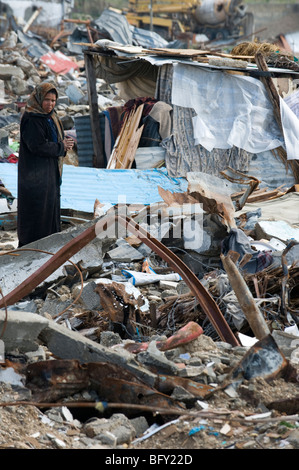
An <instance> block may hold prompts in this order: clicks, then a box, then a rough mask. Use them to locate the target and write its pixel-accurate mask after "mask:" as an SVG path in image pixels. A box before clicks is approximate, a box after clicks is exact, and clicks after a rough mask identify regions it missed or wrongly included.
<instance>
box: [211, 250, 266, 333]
mask: <svg viewBox="0 0 299 470" xmlns="http://www.w3.org/2000/svg"><path fill="white" fill-rule="evenodd" d="M220 258H221V261H222V263H223V267H224V269H225V271H226V274H227V277H228V280H229V282H230V285H231V287H232V289H233V290H234V292H235V294H236V297H237V299H238V302H239V304H240V307H241V309H242V311H243V313H244V315H245V317H246V319H247V321H248V323H249V326H250V328H251V329H252V331H253V334H254V335H255V337H256V338H257V339H258V340H261V339H263V338H264V337H265V336H267V335H269V334H270V330H269V328H268V325H267V323H266V320H265V319H264V317H263V315H262V313H261V312H260V310H259V309H258V307H257V305H256V303H255V300H254V298H253V297H252V294H251V292H250V290H249V288H248V286H247V284H246V282H245V280H244V278H243V277H242V275H241V273H240V272H239V270H238V268H237V266H236V265H235V263H234V262H233V261H232V259H231V258H230V255H229V254H228V255H227V256H224V255H222V254H221V255H220Z"/></svg>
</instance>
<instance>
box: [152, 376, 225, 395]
mask: <svg viewBox="0 0 299 470" xmlns="http://www.w3.org/2000/svg"><path fill="white" fill-rule="evenodd" d="M155 387H156V388H157V389H158V390H159V391H160V392H162V393H172V391H173V390H174V388H175V387H182V388H184V389H185V390H187V391H188V392H189V393H191V394H192V395H193V396H194V397H195V398H208V397H210V396H211V395H212V393H213V392H215V390H216V388H215V387H211V385H209V384H203V383H200V382H196V381H195V380H191V379H188V378H186V377H176V376H171V375H164V374H158V375H157V380H156V382H155Z"/></svg>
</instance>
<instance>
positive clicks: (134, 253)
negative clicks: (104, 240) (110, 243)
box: [107, 241, 144, 262]
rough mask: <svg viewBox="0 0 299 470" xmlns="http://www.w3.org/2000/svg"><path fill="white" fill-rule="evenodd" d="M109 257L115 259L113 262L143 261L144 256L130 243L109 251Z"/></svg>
mask: <svg viewBox="0 0 299 470" xmlns="http://www.w3.org/2000/svg"><path fill="white" fill-rule="evenodd" d="M107 256H109V258H111V259H113V261H124V262H131V261H138V260H142V259H143V258H144V256H143V255H142V254H141V253H140V252H139V251H138V250H136V249H135V248H133V247H132V246H131V245H130V244H129V243H127V242H125V241H124V242H123V243H121V244H120V245H119V246H117V247H116V248H113V249H112V250H109V251H108V252H107Z"/></svg>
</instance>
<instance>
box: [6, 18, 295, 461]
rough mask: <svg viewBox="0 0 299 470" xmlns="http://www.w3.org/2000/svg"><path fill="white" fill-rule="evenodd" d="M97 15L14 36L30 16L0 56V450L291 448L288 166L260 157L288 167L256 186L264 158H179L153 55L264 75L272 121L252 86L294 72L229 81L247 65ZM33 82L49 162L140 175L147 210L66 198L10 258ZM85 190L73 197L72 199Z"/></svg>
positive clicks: (180, 114) (180, 111) (178, 131)
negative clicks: (52, 152) (43, 234)
mask: <svg viewBox="0 0 299 470" xmlns="http://www.w3.org/2000/svg"><path fill="white" fill-rule="evenodd" d="M41 13H42V12H40V11H38V12H37V13H36V15H37V14H41ZM43 13H44V12H43ZM110 13H111V15H110V14H109V10H105V14H104V15H103V17H100V18H99V19H98V20H96V21H93V22H92V21H89V20H87V21H85V22H82V23H81V24H82V25H83V26H82V29H81V28H80V29H79V28H77V27H76V26H74V28H70V29H69V30H67V31H63V30H61V31H60V32H59V33H58V32H57V30H55V31H54V32H51V31H50V28H45V31H43V28H41V29H40V30H39V34H40V35H39V34H34V33H32V34H29V32H28V30H29V29H32V31H33V30H34V28H33V27H32V23H33V22H34V19H35V17H36V15H35V16H34V17H32V19H31V21H28V22H27V23H26V25H23V28H21V27H20V25H17V24H14V23H13V24H12V26H10V28H8V29H7V31H6V32H5V37H4V38H3V41H2V43H1V44H0V228H1V232H0V255H1V256H0V293H1V298H0V422H1V427H0V428H1V429H0V448H1V449H2V448H24V449H25V448H26V449H27V448H30V449H48V448H49V449H66V448H68V449H106V450H107V449H117V450H121V449H134V450H137V449H146V448H149V449H151V448H155V447H157V448H159V449H167V448H169V449H170V448H176V446H177V445H178V443H179V445H180V448H181V449H198V448H219V449H220V448H230V449H245V448H250V449H251V448H254V449H255V448H275V449H278V448H284V449H296V448H298V447H299V437H298V432H299V431H298V426H299V396H298V377H299V330H298V326H299V316H298V312H299V295H298V293H299V248H298V247H299V235H298V223H299V219H298V210H297V206H298V194H299V187H298V175H299V172H298V168H297V163H298V160H297V159H295V158H293V159H289V160H288V162H286V160H287V157H286V153H285V150H284V149H283V148H281V147H278V148H274V149H270V150H271V151H273V154H275V155H276V154H277V155H278V156H279V157H280V159H278V160H279V161H280V163H281V164H282V165H284V164H286V163H287V164H288V165H289V168H290V169H291V170H292V171H291V173H292V175H291V176H290V175H289V173H288V176H287V174H284V170H285V167H284V166H282V167H283V170H281V167H279V170H278V171H277V173H278V175H279V176H277V175H275V177H274V176H273V175H272V174H271V175H268V174H267V171H268V170H267V169H266V166H267V165H268V162H269V159H268V157H269V153H267V152H265V153H264V152H259V151H257V153H256V154H249V152H247V151H244V149H237V151H236V149H229V151H228V150H227V149H225V150H223V152H224V153H221V152H222V150H221V152H220V153H219V151H218V150H219V149H216V150H215V149H214V150H213V151H211V152H208V151H207V149H205V148H203V147H202V146H200V145H199V144H196V146H191V147H190V148H187V147H188V146H189V142H191V140H192V141H193V134H192V139H191V137H190V139H189V134H188V133H189V132H190V129H191V128H192V124H191V125H190V123H192V122H195V121H191V119H194V113H193V111H192V112H189V111H190V110H186V109H185V108H184V107H183V106H178V105H176V104H174V103H171V102H168V101H167V100H168V98H167V95H171V83H172V78H171V74H172V72H173V71H171V70H172V60H170V57H172V58H174V61H176V60H177V61H178V62H188V60H191V63H192V67H191V69H193V70H194V69H195V68H197V66H198V65H200V64H201V65H202V64H203V63H204V64H205V66H206V67H205V69H206V68H207V67H208V66H211V67H212V68H216V69H217V73H218V72H219V73H220V72H221V71H223V70H224V71H225V73H226V71H227V70H226V69H229V72H230V73H229V74H226V76H227V77H228V78H231V77H232V76H234V71H236V75H235V76H236V77H240V75H239V74H245V75H246V74H247V73H248V74H249V75H250V77H246V78H249V80H250V81H252V82H253V81H254V80H256V79H257V80H259V77H264V82H265V84H266V85H267V87H268V92H269V91H271V92H272V93H273V100H272V101H271V103H272V105H273V106H274V109H275V119H276V120H277V121H278V124H279V125H281V122H280V121H279V116H278V114H277V96H276V94H275V93H274V90H273V86H274V81H273V80H272V79H271V76H272V75H271V74H272V73H273V74H274V75H277V77H276V78H277V82H276V81H275V83H278V82H279V80H280V79H283V80H282V81H281V82H279V83H280V86H282V83H284V84H285V83H286V82H285V80H287V81H288V86H289V88H292V87H293V88H294V86H295V82H296V80H293V77H296V74H298V70H297V69H296V67H295V65H296V64H295V65H293V66H292V67H291V68H290V70H289V69H287V72H288V73H286V70H285V69H284V68H282V67H280V69H279V61H278V59H277V60H275V70H274V71H273V69H272V70H271V71H270V73H269V74H267V73H266V72H267V71H268V69H267V70H266V69H265V67H264V68H263V72H264V74H261V73H257V72H261V70H259V69H258V67H255V66H254V64H252V63H251V65H250V66H249V65H248V64H249V63H250V61H251V62H254V60H255V57H254V56H248V55H246V54H245V53H244V54H243V55H244V60H242V57H243V55H242V54H238V56H234V55H233V56H230V55H229V54H224V55H223V56H222V55H221V53H219V57H217V54H218V52H216V53H215V51H214V53H215V55H216V57H209V56H210V55H212V53H211V54H209V52H207V51H206V50H202V51H201V50H195V49H188V48H180V49H179V48H178V49H176V48H174V47H173V44H172V45H170V44H167V41H164V40H163V39H162V38H161V37H160V38H159V37H158V36H156V35H151V34H149V32H147V34H144V41H146V44H152V46H151V49H146V47H148V46H147V45H145V43H144V44H142V37H143V35H142V30H139V31H133V29H132V30H131V29H126V26H127V25H126V21H125V19H124V17H122V20H123V21H124V29H120V28H119V30H117V27H116V29H111V28H113V21H112V22H111V24H110V23H109V22H108V19H110V20H114V19H115V18H118V13H117V12H116V11H113V13H112V12H110ZM71 24H72V23H71V22H69V25H71ZM74 24H76V22H75V21H74ZM45 33H47V35H46V36H45V37H44V38H43V36H42V35H43V34H45ZM50 33H52V34H50ZM54 33H55V34H54ZM46 38H47V39H46ZM65 38H67V40H66V39H65ZM124 38H127V40H128V42H127V43H124V44H122V43H119V41H121V40H124ZM134 38H135V39H134ZM136 38H138V41H137V39H136ZM91 39H92V41H91ZM116 39H117V41H116ZM114 40H115V42H114ZM136 43H138V44H136ZM157 44H159V45H157ZM161 44H162V45H163V49H160V46H161ZM155 45H156V46H155ZM168 46H169V48H168ZM205 46H207V45H205ZM212 52H213V51H212ZM163 56H164V59H163ZM226 56H227V57H226ZM149 57H150V59H149ZM256 57H258V56H256ZM247 59H248V61H247ZM164 60H165V63H164V62H163V61H164ZM259 60H260V58H259ZM288 60H289V62H293V61H292V60H291V59H290V58H289V59H288ZM120 63H121V64H122V67H121V70H120V69H118V66H119V64H120ZM141 63H142V67H141ZM162 63H164V65H165V66H166V67H165V68H163V67H162V66H161V64H162ZM195 63H196V65H194V64H195ZM258 63H259V64H260V66H261V62H260V61H258ZM286 63H287V62H286V61H285V60H284V61H283V64H284V67H286ZM132 64H133V65H132ZM185 65H186V64H185ZM185 65H184V67H185ZM268 65H269V67H271V62H270V63H269V61H268ZM131 66H133V67H136V69H131V68H130V67H131ZM144 66H145V70H142V69H143V67H144ZM160 67H161V68H160ZM276 68H277V69H278V71H277V69H276ZM157 69H159V74H157ZM178 69H180V68H179V67H178ZM236 69H237V70H236ZM184 70H186V69H184ZM279 70H281V74H282V75H284V74H286V75H287V78H286V77H285V76H283V77H281V76H280V75H281V74H280V73H279ZM124 71H125V74H124V76H122V77H121V80H120V82H121V84H122V87H119V83H120V82H118V81H117V79H116V78H115V74H116V76H117V77H119V74H122V73H124ZM144 74H145V75H144ZM164 74H165V76H164ZM157 75H159V77H157ZM144 76H146V79H145V78H144ZM132 77H133V79H132V81H130V79H131V78H132ZM243 78H244V77H243ZM135 79H136V81H135ZM44 80H46V81H52V82H54V83H55V86H56V87H57V89H58V90H59V99H58V101H57V112H58V114H59V116H60V118H61V121H62V123H63V126H64V130H65V133H66V134H67V135H70V136H72V137H73V139H74V140H75V147H74V150H73V151H72V152H69V153H68V156H67V157H66V161H65V165H66V166H69V167H83V169H84V168H85V167H87V166H89V167H92V168H94V169H103V170H107V171H115V172H121V173H122V174H123V172H136V173H137V176H136V179H137V180H139V181H141V176H138V175H139V174H140V173H139V172H143V171H146V170H147V169H151V170H152V172H150V173H149V174H146V175H145V176H144V178H146V179H147V180H150V179H151V178H152V179H153V185H155V189H156V190H157V191H156V192H157V195H158V197H159V198H160V199H159V200H157V201H155V202H153V203H152V202H151V198H150V197H151V194H147V189H146V185H145V183H142V182H141V185H142V189H141V192H143V196H144V197H145V200H147V203H146V204H143V203H141V202H140V200H135V199H136V198H134V194H135V193H133V196H132V198H133V201H130V203H127V202H125V203H123V202H120V201H118V203H116V198H115V193H117V195H121V191H122V188H120V187H113V188H107V200H101V201H99V200H98V199H96V200H95V201H94V207H92V208H91V209H90V211H89V212H87V211H86V212H85V211H77V210H74V209H73V207H72V201H69V204H70V207H69V209H68V210H66V211H62V214H61V215H62V217H61V219H62V231H61V232H59V233H56V234H54V235H51V236H49V237H47V238H44V239H41V240H38V241H37V242H34V243H31V244H30V245H27V246H26V247H22V248H21V249H18V248H17V247H18V239H17V234H16V214H17V212H16V211H17V202H18V199H17V192H16V193H14V191H12V192H11V188H10V184H12V183H11V181H10V179H9V177H10V175H11V174H14V175H15V173H13V172H12V171H11V172H10V171H9V170H8V171H6V172H5V171H4V168H7V166H8V168H9V169H11V168H14V169H15V168H16V166H17V164H18V142H19V123H20V118H21V116H22V113H23V111H24V108H25V106H26V101H27V99H28V97H29V95H30V93H31V92H32V90H33V89H34V87H35V86H36V84H38V83H40V82H41V81H44ZM159 80H161V81H163V83H164V85H163V86H165V82H167V83H168V85H169V89H166V88H163V86H162V85H161V81H159ZM297 81H298V80H297ZM250 83H251V82H250ZM140 87H141V88H140ZM278 88H279V87H278ZM141 89H142V90H143V91H144V90H146V91H147V92H148V93H146V94H139V93H138V92H139V91H140V90H141ZM155 90H156V95H155ZM150 91H151V92H153V93H150ZM293 91H294V90H293ZM154 95H155V98H153V96H154ZM289 96H290V95H289ZM291 96H292V98H294V96H295V94H294V96H293V95H291ZM296 96H297V95H296ZM163 99H165V102H164V101H163ZM170 101H171V100H170ZM291 102H292V106H293V107H294V109H298V98H297V101H296V100H295V99H292V100H291ZM214 105H215V103H213V106H214ZM211 107H212V106H211ZM191 115H192V116H191ZM95 116H96V118H95ZM186 116H188V118H186ZM190 116H191V117H190ZM82 118H84V121H83V119H82ZM85 118H87V119H86V121H85ZM197 118H198V116H197ZM187 120H188V122H187V124H183V123H185V122H186V121H187ZM85 126H87V127H85ZM180 126H182V127H180ZM220 127H221V126H220ZM276 131H277V136H278V137H277V140H278V141H279V143H281V140H279V139H281V135H279V132H278V130H277V129H276ZM276 131H275V132H276ZM135 134H136V135H137V137H136V135H135ZM206 135H207V136H208V135H209V129H207V134H206ZM182 139H183V140H184V139H185V140H184V142H182ZM182 145H183V147H182ZM190 145H191V144H190ZM192 145H193V144H192ZM182 148H183V151H182ZM245 150H246V149H245ZM235 151H236V152H235ZM198 152H199V153H198ZM225 152H227V153H225ZM235 155H237V158H235ZM272 156H273V159H274V160H275V158H274V155H272ZM135 157H136V158H135ZM226 157H227V160H226ZM174 159H175V163H174ZM198 162H200V164H199V163H198ZM221 162H224V163H223V166H222V164H221ZM260 162H262V163H263V165H262V173H264V174H262V178H260V170H258V165H259V164H260ZM265 162H266V163H267V165H265ZM282 162H283V163H282ZM231 164H232V165H234V164H235V167H236V168H232V167H231ZM276 164H277V162H276V163H275V164H274V163H273V168H274V167H275V171H276V166H275V165H276ZM1 165H2V168H1ZM180 165H181V166H180ZM254 165H256V166H254ZM268 166H269V172H270V171H271V170H272V164H271V163H269V165H268ZM270 167H271V168H270ZM191 168H192V171H191ZM1 169H2V173H1ZM241 169H242V170H244V172H241V171H240V170H241ZM255 169H257V170H258V171H257V176H258V177H256V176H250V174H251V172H252V174H254V170H255ZM252 170H253V171H252ZM273 171H274V170H273ZM159 172H160V174H161V175H163V177H165V178H169V180H171V184H172V189H171V190H169V189H168V188H164V187H162V184H160V183H159V180H158V179H157V180H156V179H154V175H157V174H158V173H159ZM127 174H129V173H127ZM82 175H83V176H82V177H83V178H84V174H83V173H82ZM102 175H104V173H101V175H99V176H96V177H97V178H98V181H97V184H98V185H104V186H105V180H104V176H102ZM125 175H126V173H125ZM267 178H268V179H267ZM288 178H290V179H288ZM2 179H3V181H2ZM277 180H278V181H279V185H276V181H277ZM122 181H125V185H126V186H127V187H126V188H125V189H126V191H128V193H131V191H132V188H131V187H130V185H131V182H130V181H131V180H129V177H128V179H127V180H126V179H125V176H124V180H122ZM157 181H158V182H157ZM273 181H274V182H273ZM286 182H287V183H286ZM289 182H291V184H288V183H289ZM267 183H269V185H268V184H267ZM274 183H275V184H274ZM70 184H72V181H71V182H70ZM89 184H91V183H90V181H80V185H77V186H78V187H76V197H77V198H78V199H79V198H83V197H84V194H85V193H87V192H88V190H89V187H88V186H89ZM117 184H118V185H120V178H119V179H118V181H117ZM136 184H137V183H136ZM79 186H80V187H79ZM268 186H269V187H268ZM12 187H13V185H12ZM15 187H16V186H15ZM111 191H112V193H113V197H112V196H111ZM124 192H125V191H124ZM149 201H150V202H149ZM112 226H113V230H112V231H111V232H110V231H109V228H111V227H112ZM12 415H13V416H14V417H15V419H14V420H12V422H11V420H10V417H11V416H12ZM17 422H18V423H19V426H18V425H17V424H16V423H17ZM159 439H160V441H159ZM157 441H158V442H159V444H156V443H157ZM108 458H109V457H108ZM106 463H107V462H106ZM108 463H120V462H108Z"/></svg>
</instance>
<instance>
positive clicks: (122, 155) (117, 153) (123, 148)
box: [107, 104, 144, 169]
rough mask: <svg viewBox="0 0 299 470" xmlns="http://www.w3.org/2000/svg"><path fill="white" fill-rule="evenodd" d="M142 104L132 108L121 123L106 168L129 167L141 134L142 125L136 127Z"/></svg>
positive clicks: (139, 118) (138, 122)
mask: <svg viewBox="0 0 299 470" xmlns="http://www.w3.org/2000/svg"><path fill="white" fill-rule="evenodd" d="M143 107H144V105H143V104H142V105H140V106H139V107H138V108H137V110H135V109H133V110H132V111H131V113H130V114H129V115H127V116H126V119H125V121H124V123H123V125H122V128H121V130H120V133H119V135H118V136H117V139H116V142H115V144H114V147H113V149H112V152H111V156H110V159H109V162H108V164H107V168H108V169H120V168H122V169H128V168H131V166H132V163H133V161H134V158H135V153H136V150H137V147H138V144H139V141H140V138H141V135H142V131H143V126H141V127H140V128H138V126H139V124H140V120H141V116H142V112H143Z"/></svg>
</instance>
